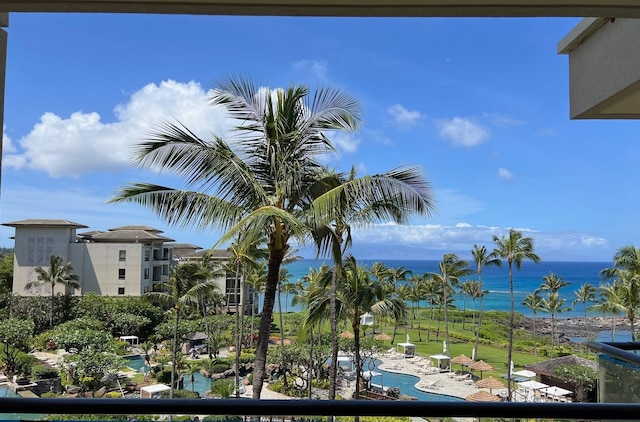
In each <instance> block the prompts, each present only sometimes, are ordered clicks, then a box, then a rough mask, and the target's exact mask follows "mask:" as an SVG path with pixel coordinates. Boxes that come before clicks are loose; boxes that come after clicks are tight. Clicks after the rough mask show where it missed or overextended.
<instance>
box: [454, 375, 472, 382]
mask: <svg viewBox="0 0 640 422" xmlns="http://www.w3.org/2000/svg"><path fill="white" fill-rule="evenodd" d="M453 379H454V380H456V381H464V380H468V379H471V374H464V375H456V376H455V377H453Z"/></svg>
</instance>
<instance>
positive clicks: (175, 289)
mask: <svg viewBox="0 0 640 422" xmlns="http://www.w3.org/2000/svg"><path fill="white" fill-rule="evenodd" d="M208 277H209V272H208V271H206V270H203V268H202V267H201V266H200V265H198V264H197V263H191V262H190V263H186V264H180V265H176V266H173V267H171V274H170V276H169V281H168V282H167V283H158V284H157V285H156V286H154V287H156V288H157V289H158V290H155V291H152V292H149V293H145V295H144V296H145V297H147V298H149V299H150V300H151V301H154V302H158V303H160V304H162V305H165V306H170V307H171V309H172V311H173V316H174V321H173V343H172V347H171V356H172V359H171V360H172V363H171V388H170V390H169V397H170V398H171V397H173V391H174V389H175V385H176V368H177V366H176V365H177V362H178V326H179V325H180V315H181V313H182V310H183V308H184V307H185V306H190V305H195V306H197V305H198V300H199V298H200V297H201V296H202V295H203V294H205V293H206V292H210V291H212V290H216V289H218V286H217V285H216V284H215V282H214V281H212V280H208Z"/></svg>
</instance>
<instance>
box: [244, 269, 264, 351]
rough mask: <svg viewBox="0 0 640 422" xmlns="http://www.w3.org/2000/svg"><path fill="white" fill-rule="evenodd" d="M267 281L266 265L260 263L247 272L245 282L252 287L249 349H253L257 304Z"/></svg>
mask: <svg viewBox="0 0 640 422" xmlns="http://www.w3.org/2000/svg"><path fill="white" fill-rule="evenodd" d="M266 280H267V268H266V266H265V265H264V263H258V264H257V265H256V266H255V267H252V268H250V269H249V271H248V272H247V276H246V280H245V282H246V283H247V285H248V286H249V287H250V290H251V295H252V298H251V301H252V304H251V336H250V340H249V347H253V334H254V332H255V328H254V326H253V323H254V319H255V316H256V315H255V313H256V307H257V302H259V295H260V293H262V292H264V284H265V282H266Z"/></svg>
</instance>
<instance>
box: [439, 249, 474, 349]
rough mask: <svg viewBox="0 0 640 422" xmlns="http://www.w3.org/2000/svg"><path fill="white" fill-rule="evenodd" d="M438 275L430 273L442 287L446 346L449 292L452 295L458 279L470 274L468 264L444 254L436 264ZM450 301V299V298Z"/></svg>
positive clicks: (453, 256) (447, 338) (448, 342)
mask: <svg viewBox="0 0 640 422" xmlns="http://www.w3.org/2000/svg"><path fill="white" fill-rule="evenodd" d="M438 268H439V269H440V272H439V273H431V276H432V277H433V278H434V279H435V280H437V281H438V282H439V283H440V284H441V285H442V292H443V295H444V296H443V303H444V332H445V340H446V342H447V344H451V340H450V339H449V314H448V312H447V309H448V308H449V299H448V294H449V292H451V293H453V287H455V286H456V285H457V284H458V281H459V280H460V277H465V276H468V275H469V274H471V272H472V270H471V269H470V268H469V263H468V262H467V261H465V260H463V259H460V258H459V257H458V255H456V254H452V253H449V254H445V255H444V257H443V259H442V261H440V262H439V263H438ZM451 299H452V298H451Z"/></svg>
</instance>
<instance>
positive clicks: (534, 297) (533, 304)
mask: <svg viewBox="0 0 640 422" xmlns="http://www.w3.org/2000/svg"><path fill="white" fill-rule="evenodd" d="M522 306H526V307H527V308H529V309H531V313H532V314H533V354H534V356H536V355H537V354H538V349H537V341H536V333H537V332H538V331H537V330H536V314H537V313H538V311H542V310H544V306H543V303H542V296H540V293H538V291H537V290H536V291H534V292H533V293H531V294H530V295H528V296H527V297H525V298H524V300H523V301H522Z"/></svg>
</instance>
